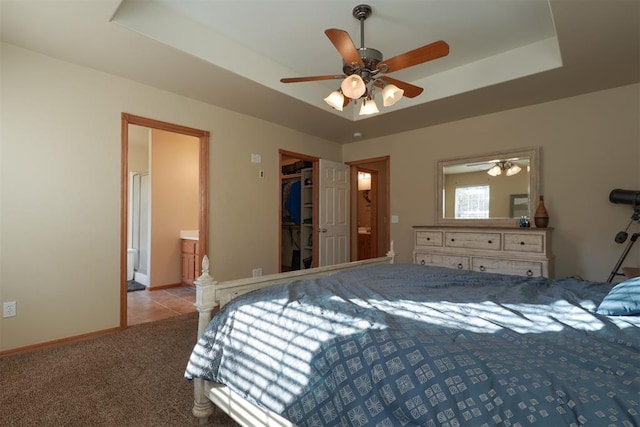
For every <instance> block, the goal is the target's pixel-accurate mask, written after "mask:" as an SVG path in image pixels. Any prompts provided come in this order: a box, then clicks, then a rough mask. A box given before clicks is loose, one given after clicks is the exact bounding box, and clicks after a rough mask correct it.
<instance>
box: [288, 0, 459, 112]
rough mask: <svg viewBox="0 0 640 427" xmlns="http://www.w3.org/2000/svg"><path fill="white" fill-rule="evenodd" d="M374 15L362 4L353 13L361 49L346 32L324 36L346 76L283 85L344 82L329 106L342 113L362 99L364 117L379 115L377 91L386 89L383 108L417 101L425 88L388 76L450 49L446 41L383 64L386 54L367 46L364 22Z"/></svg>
mask: <svg viewBox="0 0 640 427" xmlns="http://www.w3.org/2000/svg"><path fill="white" fill-rule="evenodd" d="M370 15H371V6H369V5H366V4H361V5H359V6H356V7H355V8H354V9H353V16H354V17H355V18H356V19H358V20H359V21H360V40H361V43H360V45H361V46H360V48H356V46H355V45H354V44H353V41H352V40H351V37H349V34H348V33H347V32H346V31H344V30H338V29H335V28H331V29H328V30H326V31H325V32H324V33H325V34H326V35H327V37H328V38H329V40H330V41H331V43H333V45H334V46H335V48H336V50H337V51H338V53H340V56H342V59H343V61H344V66H343V67H342V72H343V73H344V74H337V75H336V74H334V75H326V76H310V77H291V78H283V79H280V81H281V82H282V83H298V82H311V81H320V80H333V79H342V84H341V85H340V89H338V90H336V91H334V92H332V93H331V94H330V95H329V96H328V97H327V98H325V102H326V103H327V104H329V105H330V106H331V107H332V108H335V109H336V110H339V111H342V109H343V107H345V106H346V105H347V104H349V102H350V101H354V102H355V101H356V100H357V99H362V107H361V108H360V115H367V114H372V113H377V112H378V107H377V106H376V104H375V101H374V91H375V89H376V88H379V89H382V99H383V105H384V106H385V107H387V106H391V105H393V104H395V103H396V102H397V101H398V100H399V99H400V98H402V96H403V95H404V96H406V97H407V98H414V97H416V96H418V95H420V94H421V93H422V91H423V89H422V88H421V87H418V86H415V85H412V84H410V83H407V82H403V81H400V80H396V79H394V78H391V77H389V76H387V75H386V74H387V73H391V72H394V71H399V70H402V69H404V68H408V67H412V66H414V65H418V64H422V63H424V62H427V61H431V60H434V59H437V58H441V57H443V56H447V55H448V54H449V45H448V44H447V43H445V42H444V41H442V40H439V41H436V42H433V43H430V44H428V45H425V46H422V47H419V48H417V49H414V50H411V51H409V52H406V53H403V54H401V55H398V56H394V57H392V58H389V59H387V60H383V57H382V52H380V51H379V50H376V49H372V48H367V47H365V45H364V21H365V20H366V19H367V18H368V17H369V16H370Z"/></svg>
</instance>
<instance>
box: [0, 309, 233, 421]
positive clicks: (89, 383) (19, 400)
mask: <svg viewBox="0 0 640 427" xmlns="http://www.w3.org/2000/svg"><path fill="white" fill-rule="evenodd" d="M197 324H198V314H197V313H189V314H185V315H181V316H176V317H172V318H169V319H165V320H159V321H157V322H150V323H144V324H141V325H135V326H131V327H129V328H128V329H126V330H124V331H121V332H115V333H112V334H108V335H103V336H101V337H97V338H92V339H87V340H85V341H79V342H75V343H68V344H62V345H58V346H55V347H51V348H45V349H41V350H35V351H31V352H28V353H23V354H18V355H14V356H7V357H4V358H0V425H1V426H7V427H30V426H47V427H49V426H52V427H53V426H65V427H69V426H82V427H87V426H91V427H102V426H104V427H112V426H118V427H124V426H131V427H147V426H149V427H159V426H170V427H172V426H176V427H182V426H195V425H197V424H198V422H197V420H196V419H195V418H194V417H193V415H192V414H191V408H192V407H193V384H192V383H191V382H188V381H186V380H185V379H184V376H183V375H184V369H185V367H186V366H187V361H188V359H189V355H190V354H191V350H192V349H193V346H194V345H195V342H196V330H197ZM204 425H206V426H211V427H238V424H237V423H235V422H234V421H233V420H232V419H231V418H229V417H228V416H227V415H226V414H225V413H223V412H222V411H220V410H219V409H217V408H216V409H215V410H214V413H213V414H212V415H211V416H210V417H209V419H208V420H207V422H206V423H205V424H204Z"/></svg>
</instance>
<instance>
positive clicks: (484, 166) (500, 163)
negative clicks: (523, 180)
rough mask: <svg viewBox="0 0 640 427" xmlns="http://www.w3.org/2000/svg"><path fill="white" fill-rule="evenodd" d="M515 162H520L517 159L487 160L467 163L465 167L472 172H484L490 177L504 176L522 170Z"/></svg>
mask: <svg viewBox="0 0 640 427" xmlns="http://www.w3.org/2000/svg"><path fill="white" fill-rule="evenodd" d="M517 160H521V159H519V158H518V157H514V158H512V159H507V160H499V159H496V160H487V161H485V162H478V163H467V164H466V165H465V166H466V167H470V168H473V169H474V170H482V171H484V170H486V171H487V173H488V174H489V175H491V176H498V175H502V173H504V174H505V175H506V176H513V175H516V174H517V173H518V172H520V171H521V170H522V167H521V166H520V165H519V164H518V163H515V162H516V161H517Z"/></svg>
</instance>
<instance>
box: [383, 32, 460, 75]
mask: <svg viewBox="0 0 640 427" xmlns="http://www.w3.org/2000/svg"><path fill="white" fill-rule="evenodd" d="M448 54H449V45H448V44H447V43H445V42H443V41H442V40H438V41H437V42H433V43H430V44H428V45H425V46H422V47H419V48H417V49H414V50H411V51H409V52H406V53H403V54H402V55H398V56H394V57H393V58H389V59H387V60H385V61H382V62H381V63H380V64H378V69H382V67H383V65H386V67H385V68H387V67H388V70H386V71H384V72H385V73H392V72H394V71H399V70H402V69H403V68H408V67H412V66H414V65H418V64H422V63H423V62H427V61H431V60H433V59H438V58H442V57H443V56H447V55H448Z"/></svg>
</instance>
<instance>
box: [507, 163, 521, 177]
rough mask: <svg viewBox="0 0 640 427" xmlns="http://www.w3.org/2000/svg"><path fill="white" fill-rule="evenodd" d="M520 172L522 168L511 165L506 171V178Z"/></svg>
mask: <svg viewBox="0 0 640 427" xmlns="http://www.w3.org/2000/svg"><path fill="white" fill-rule="evenodd" d="M521 170H522V168H521V167H520V166H518V165H516V164H515V163H512V164H511V167H510V168H509V169H507V172H506V174H507V176H513V175H515V174H517V173H518V172H520V171H521Z"/></svg>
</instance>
